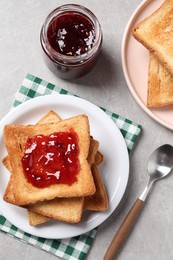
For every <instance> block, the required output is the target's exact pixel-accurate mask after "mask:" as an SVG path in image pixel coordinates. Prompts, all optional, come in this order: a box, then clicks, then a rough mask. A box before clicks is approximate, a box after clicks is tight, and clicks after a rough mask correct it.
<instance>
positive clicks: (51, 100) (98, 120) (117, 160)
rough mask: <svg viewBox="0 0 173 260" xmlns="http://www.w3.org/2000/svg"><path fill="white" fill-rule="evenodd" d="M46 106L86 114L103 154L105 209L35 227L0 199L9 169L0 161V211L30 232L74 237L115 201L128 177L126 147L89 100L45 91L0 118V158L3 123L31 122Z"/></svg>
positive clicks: (99, 220)
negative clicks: (71, 221)
mask: <svg viewBox="0 0 173 260" xmlns="http://www.w3.org/2000/svg"><path fill="white" fill-rule="evenodd" d="M49 110H53V111H55V112H56V113H58V114H59V115H60V116H61V117H62V118H64V119H65V118H68V117H71V116H75V115H79V114H86V115H87V116H88V118H89V122H90V128H91V135H92V136H93V137H94V138H95V139H97V140H98V141H99V142H100V146H99V150H100V151H101V152H102V153H103V155H104V162H103V164H102V166H101V167H100V171H101V173H102V177H103V181H104V183H105V186H106V189H107V192H108V197H109V210H107V211H105V212H91V211H84V212H83V216H82V220H81V222H80V223H78V224H68V223H65V222H60V221H50V222H47V223H45V224H43V225H40V226H39V227H32V226H30V225H29V223H28V219H27V212H26V210H25V209H23V208H20V207H17V206H13V205H11V204H9V203H6V202H5V201H4V200H3V194H4V191H5V188H6V185H7V183H8V180H9V173H8V171H7V170H6V169H5V167H4V166H3V165H2V163H1V164H0V173H1V174H0V212H1V213H2V214H3V215H4V216H5V217H6V218H7V219H8V220H9V221H10V222H11V223H12V224H14V225H15V226H16V227H18V228H20V229H21V230H23V231H25V232H28V233H30V234H32V235H35V236H38V237H44V238H50V239H62V238H67V237H74V236H77V235H81V234H83V233H86V232H88V231H90V230H91V229H93V228H95V227H97V226H98V225H100V224H101V223H102V222H103V221H105V220H106V219H107V218H108V217H109V216H110V215H111V213H112V212H113V211H114V210H115V209H116V207H117V205H118V204H119V202H120V200H121V198H122V196H123V194H124V192H125V189H126V185H127V181H128V175H129V157H128V152H127V147H126V144H125V141H124V138H123V136H122V134H121V133H120V130H119V129H118V127H117V126H116V124H115V123H114V122H113V120H112V119H111V118H110V117H109V116H108V115H107V114H106V113H105V112H104V111H102V110H101V109H100V108H98V107H97V106H95V105H93V104H92V103H90V102H88V101H86V100H83V99H81V98H77V97H74V96H67V95H60V94H57V95H47V96H42V97H37V98H34V99H32V100H29V101H26V102H25V103H23V104H21V105H19V106H18V107H16V108H15V109H13V110H11V111H10V112H9V113H8V114H7V115H6V116H5V117H4V118H3V119H2V121H1V122H0V147H1V149H0V160H1V161H2V159H3V157H4V156H5V155H6V148H5V146H4V140H3V128H4V126H5V125H6V124H13V123H15V124H35V123H36V122H37V121H38V120H39V119H40V118H41V117H43V116H44V115H45V114H46V113H47V112H48V111H49Z"/></svg>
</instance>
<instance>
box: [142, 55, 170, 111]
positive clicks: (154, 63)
mask: <svg viewBox="0 0 173 260" xmlns="http://www.w3.org/2000/svg"><path fill="white" fill-rule="evenodd" d="M172 104H173V75H171V74H170V73H169V72H168V71H167V70H166V69H165V68H164V67H163V66H162V65H161V64H160V63H159V61H158V59H157V58H156V57H155V56H154V55H153V54H152V53H151V52H150V61H149V70H148V94H147V107H149V108H155V107H162V106H167V105H172Z"/></svg>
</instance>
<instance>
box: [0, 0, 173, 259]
mask: <svg viewBox="0 0 173 260" xmlns="http://www.w3.org/2000/svg"><path fill="white" fill-rule="evenodd" d="M64 3H74V1H62V0H59V1H56V0H49V1H45V0H37V1H34V0H24V1H20V0H13V1H11V0H1V3H0V119H2V118H3V117H4V116H5V115H6V113H7V112H8V111H9V110H10V108H11V105H12V101H13V98H14V94H15V92H16V91H17V89H18V87H19V86H20V84H21V82H22V80H23V78H24V76H25V75H26V74H27V73H31V74H33V75H37V76H38V77H41V78H43V79H45V80H47V81H50V82H52V83H54V84H56V85H58V86H60V87H62V88H65V89H67V90H69V91H71V92H72V93H74V94H77V95H79V96H80V97H83V98H85V99H87V100H89V101H91V102H93V103H95V104H97V105H101V106H103V107H105V108H107V109H109V110H111V111H114V112H115V113H118V114H120V115H122V116H124V117H126V118H129V119H131V120H133V121H134V122H136V123H139V124H141V125H142V126H143V130H142V134H141V136H140V138H139V140H138V142H137V144H136V147H135V149H134V151H133V152H132V154H131V156H130V173H129V182H128V186H127V189H126V192H125V195H124V197H123V199H122V201H121V203H120V205H119V206H118V208H117V209H116V210H115V212H114V213H113V214H112V215H111V217H109V219H108V220H107V221H106V222H105V223H103V224H102V225H101V226H100V228H99V230H98V233H97V236H96V239H95V241H94V243H93V246H92V247H91V250H90V252H89V254H88V257H87V259H91V260H95V259H103V256H104V253H105V251H106V249H107V248H108V245H109V243H110V242H111V240H112V238H113V236H114V234H115V232H116V231H117V229H118V227H119V225H120V223H121V222H122V220H123V219H124V217H125V216H126V214H127V212H128V210H129V209H130V207H131V206H132V204H133V202H134V201H135V200H136V198H137V197H138V196H139V195H140V194H141V192H142V190H143V189H144V187H145V185H146V183H147V181H148V177H147V174H146V162H147V159H148V157H149V155H150V153H151V152H152V151H153V149H155V148H156V147H158V146H159V145H161V144H164V143H172V142H173V135H172V131H171V130H168V129H166V128H165V127H163V126H162V125H160V124H158V123H157V122H155V121H154V120H153V119H151V118H150V117H149V116H148V115H147V114H146V113H145V112H144V111H143V110H142V109H141V107H140V106H139V105H138V104H137V103H136V101H135V100H134V98H133V97H132V95H131V94H130V91H129V90H128V87H127V84H126V82H125V79H124V75H123V70H122V66H121V43H122V36H123V32H124V29H125V26H126V24H127V22H128V20H129V18H130V16H131V14H132V13H133V11H134V10H135V8H136V7H137V6H138V5H139V4H140V3H141V0H133V1H129V0H124V1H123V0H116V1H111V0H107V1H105V0H99V1H98V0H94V1H93V0H88V1H83V0H81V1H78V0H76V1H75V3H80V4H83V5H85V6H86V7H88V8H89V9H91V10H92V11H93V12H94V13H95V14H96V16H97V17H98V19H99V21H100V23H101V26H102V30H103V36H104V40H103V48H102V54H101V56H100V59H99V62H98V64H97V66H96V67H95V68H94V70H93V71H92V72H91V73H90V74H88V75H87V76H85V77H83V78H80V79H77V80H71V81H65V80H62V79H59V78H57V77H56V76H55V75H54V74H52V73H51V72H50V71H49V69H48V68H47V67H46V65H45V64H44V62H43V60H42V57H41V49H40V43H39V32H40V28H41V25H42V23H43V21H44V19H45V17H46V16H47V14H48V13H49V12H50V11H52V10H53V9H54V8H55V7H57V6H58V5H61V4H64ZM172 201H173V176H169V178H166V179H163V180H162V181H160V182H158V183H157V184H156V185H155V186H154V188H153V191H152V193H151V194H150V197H149V198H148V200H147V203H146V205H145V207H144V210H143V212H142V214H141V216H140V218H139V221H138V222H137V224H136V226H135V228H134V230H133V232H132V234H131V235H130V237H129V238H128V241H127V242H126V244H125V246H124V247H123V249H122V251H121V252H120V254H119V256H118V259H120V260H139V259H140V260H155V259H157V260H171V259H173V247H172V241H173V228H172V227H173V203H172ZM0 259H2V260H10V259H13V260H32V259H33V260H39V259H40V260H55V259H57V257H55V256H52V255H50V254H48V253H46V252H44V251H42V250H38V249H36V248H34V247H32V246H30V245H27V244H24V243H22V242H19V241H17V240H15V239H13V238H11V237H9V236H7V235H4V234H2V233H0Z"/></svg>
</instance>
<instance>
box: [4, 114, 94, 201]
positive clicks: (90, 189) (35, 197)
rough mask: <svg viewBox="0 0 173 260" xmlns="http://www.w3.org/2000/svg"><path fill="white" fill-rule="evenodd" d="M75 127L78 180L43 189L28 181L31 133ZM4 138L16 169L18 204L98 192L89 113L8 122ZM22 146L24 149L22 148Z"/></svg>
mask: <svg viewBox="0 0 173 260" xmlns="http://www.w3.org/2000/svg"><path fill="white" fill-rule="evenodd" d="M71 127H73V129H74V130H75V132H76V133H77V135H78V139H79V140H78V144H79V162H80V172H79V174H78V180H77V182H75V183H74V184H72V185H71V186H69V185H66V184H57V185H51V187H47V188H42V189H39V188H37V187H34V186H33V185H32V184H31V183H29V182H27V180H26V178H25V176H24V173H23V170H22V165H21V159H22V156H23V149H24V145H25V143H26V140H27V138H28V137H31V136H33V135H36V134H44V135H49V134H51V133H53V132H58V131H67V130H68V129H69V128H71ZM4 139H5V144H6V147H7V151H8V154H9V157H10V162H11V164H12V169H13V173H14V195H15V201H16V204H17V205H27V204H30V203H35V202H38V201H42V200H51V199H54V198H56V197H74V196H86V195H91V194H94V193H95V185H94V181H93V177H92V174H91V170H90V166H89V164H88V162H87V156H88V150H89V144H90V133H89V122H88V118H87V116H85V115H80V116H76V117H72V118H69V119H66V120H63V121H60V122H58V123H52V124H45V125H35V126H32V125H28V126H19V125H7V126H5V129H4ZM21 148H22V149H21Z"/></svg>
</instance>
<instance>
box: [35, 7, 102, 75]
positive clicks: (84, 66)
mask: <svg viewBox="0 0 173 260" xmlns="http://www.w3.org/2000/svg"><path fill="white" fill-rule="evenodd" d="M40 42H41V46H42V49H43V53H44V60H45V62H46V64H47V66H48V67H49V69H50V70H51V71H53V72H54V73H55V74H56V75H57V76H58V77H60V78H64V79H74V78H78V77H81V76H83V75H85V74H87V73H88V72H89V71H90V70H91V69H92V68H93V67H94V65H95V63H96V61H97V58H98V54H99V52H100V49H101V45H102V31H101V26H100V23H99V21H98V19H97V18H96V16H95V15H94V14H93V13H92V12H91V11H90V10H89V9H87V8H86V7H84V6H81V5H77V4H66V5H62V6H60V7H58V8H56V9H55V10H53V11H52V12H51V13H50V14H49V15H48V16H47V18H46V20H45V22H44V24H43V26H42V29H41V33H40ZM57 44H58V45H57Z"/></svg>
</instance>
